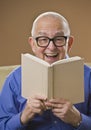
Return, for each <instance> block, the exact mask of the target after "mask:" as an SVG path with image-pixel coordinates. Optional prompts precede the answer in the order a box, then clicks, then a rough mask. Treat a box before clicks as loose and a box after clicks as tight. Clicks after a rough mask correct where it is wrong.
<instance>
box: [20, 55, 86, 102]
mask: <svg viewBox="0 0 91 130" xmlns="http://www.w3.org/2000/svg"><path fill="white" fill-rule="evenodd" d="M21 64H22V95H23V96H24V97H26V98H27V97H31V96H34V95H44V96H46V97H48V98H49V99H50V98H65V99H68V100H70V101H71V102H72V103H80V102H83V101H84V62H83V59H82V58H81V57H78V56H75V57H71V58H67V59H62V60H59V61H57V62H54V63H53V64H51V65H50V64H49V63H47V62H45V61H44V60H42V59H40V58H37V57H35V56H33V55H31V54H28V53H26V54H22V61H21Z"/></svg>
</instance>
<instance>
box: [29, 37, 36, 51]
mask: <svg viewBox="0 0 91 130" xmlns="http://www.w3.org/2000/svg"><path fill="white" fill-rule="evenodd" d="M28 43H29V45H30V46H31V49H32V51H33V53H35V48H36V47H35V44H34V40H33V38H32V37H29V38H28Z"/></svg>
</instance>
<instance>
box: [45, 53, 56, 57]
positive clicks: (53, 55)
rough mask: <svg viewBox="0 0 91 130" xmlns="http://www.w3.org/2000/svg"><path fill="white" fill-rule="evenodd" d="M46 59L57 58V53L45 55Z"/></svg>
mask: <svg viewBox="0 0 91 130" xmlns="http://www.w3.org/2000/svg"><path fill="white" fill-rule="evenodd" d="M45 55H46V56H47V57H57V56H58V53H47V54H45Z"/></svg>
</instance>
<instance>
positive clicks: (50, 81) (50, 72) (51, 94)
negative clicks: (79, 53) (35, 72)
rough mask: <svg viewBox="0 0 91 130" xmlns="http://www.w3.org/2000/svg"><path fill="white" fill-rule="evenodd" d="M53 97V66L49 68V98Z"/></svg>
mask: <svg viewBox="0 0 91 130" xmlns="http://www.w3.org/2000/svg"><path fill="white" fill-rule="evenodd" d="M51 98H53V67H49V68H48V99H51Z"/></svg>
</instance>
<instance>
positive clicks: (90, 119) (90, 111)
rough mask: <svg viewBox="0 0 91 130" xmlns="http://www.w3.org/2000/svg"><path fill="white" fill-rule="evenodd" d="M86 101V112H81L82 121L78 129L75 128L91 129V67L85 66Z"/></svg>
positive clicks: (80, 129) (79, 129)
mask: <svg viewBox="0 0 91 130" xmlns="http://www.w3.org/2000/svg"><path fill="white" fill-rule="evenodd" d="M84 79H85V83H84V84H85V103H87V108H85V109H86V111H87V112H86V114H83V113H81V115H82V122H81V124H80V126H79V127H78V128H77V129H74V130H91V68H89V67H87V66H85V72H84Z"/></svg>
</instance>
